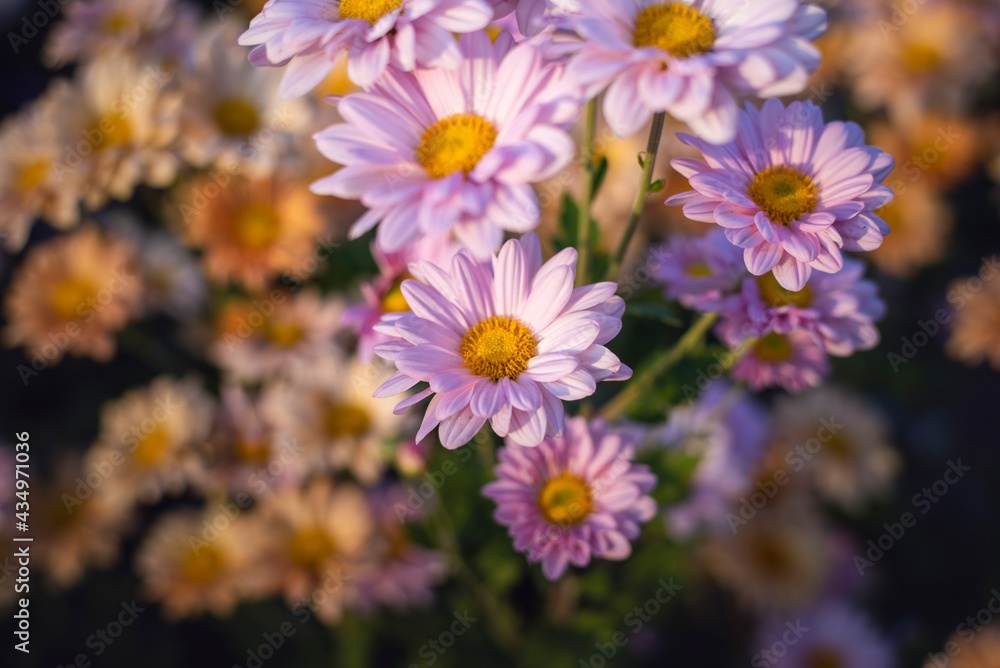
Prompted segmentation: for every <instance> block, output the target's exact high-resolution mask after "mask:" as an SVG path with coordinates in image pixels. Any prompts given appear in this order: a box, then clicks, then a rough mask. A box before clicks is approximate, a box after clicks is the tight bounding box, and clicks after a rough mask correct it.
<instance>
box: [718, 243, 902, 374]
mask: <svg viewBox="0 0 1000 668" xmlns="http://www.w3.org/2000/svg"><path fill="white" fill-rule="evenodd" d="M864 271H865V266H864V264H863V263H861V262H860V261H858V260H850V259H848V260H845V261H844V268H843V269H841V270H840V271H839V272H837V273H836V274H816V275H814V276H813V277H812V278H810V279H809V282H808V283H807V284H806V285H805V286H804V287H803V288H802V289H801V290H799V291H798V292H793V291H791V290H786V289H785V288H783V287H781V285H779V284H778V282H777V281H776V280H775V279H774V277H773V276H772V275H771V274H764V275H763V276H756V277H752V276H751V277H747V278H746V279H744V281H743V286H742V288H741V290H740V292H739V293H737V294H735V295H732V296H730V297H728V298H726V299H725V300H723V303H722V306H721V308H720V309H719V310H720V311H721V312H722V314H723V327H724V328H726V329H727V330H730V331H732V330H735V329H736V328H739V329H740V330H741V331H744V332H746V331H749V330H753V332H754V334H755V335H756V336H764V335H765V334H767V333H768V332H772V331H773V332H778V333H780V334H784V333H787V332H790V331H792V330H795V329H799V330H804V331H808V332H812V333H813V334H814V335H815V336H816V339H817V340H818V341H819V342H820V343H821V344H822V345H823V348H825V349H826V352H828V353H829V354H831V355H836V356H838V357H847V356H848V355H851V354H853V353H854V351H856V350H870V349H872V348H874V347H875V346H876V345H877V344H878V341H879V333H878V329H877V328H876V327H875V324H874V323H875V321H876V320H878V319H880V318H881V317H882V316H883V315H885V303H884V302H883V301H882V300H881V299H880V298H879V296H878V287H877V286H876V285H875V283H873V282H872V281H868V280H865V279H864V278H863V276H864Z"/></svg>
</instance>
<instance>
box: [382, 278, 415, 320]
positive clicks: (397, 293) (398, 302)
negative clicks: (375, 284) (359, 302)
mask: <svg viewBox="0 0 1000 668" xmlns="http://www.w3.org/2000/svg"><path fill="white" fill-rule="evenodd" d="M412 278H413V276H410V274H409V273H405V274H403V275H402V276H400V277H399V278H397V279H396V280H395V282H394V283H393V284H392V287H391V288H389V289H388V290H387V291H386V293H385V296H383V297H382V302H381V306H382V311H383V312H385V313H405V312H406V311H409V310H410V305H409V304H407V303H406V297H404V296H403V289H402V288H403V281H405V280H407V279H412Z"/></svg>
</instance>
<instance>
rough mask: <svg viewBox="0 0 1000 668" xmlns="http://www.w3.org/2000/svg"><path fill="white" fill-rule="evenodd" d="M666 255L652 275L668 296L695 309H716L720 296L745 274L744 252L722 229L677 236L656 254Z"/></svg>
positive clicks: (732, 287)
mask: <svg viewBox="0 0 1000 668" xmlns="http://www.w3.org/2000/svg"><path fill="white" fill-rule="evenodd" d="M658 254H659V255H661V256H663V257H664V258H665V260H664V262H663V263H661V264H660V266H659V267H657V268H656V269H655V270H654V271H653V278H654V279H655V280H656V281H658V282H660V283H662V284H663V285H664V286H666V296H667V298H668V299H676V300H677V301H678V302H680V303H681V305H683V306H685V307H687V308H691V309H696V310H698V311H715V310H717V309H718V307H719V302H720V300H721V299H722V297H723V296H725V295H726V294H728V293H729V292H731V291H732V290H733V289H734V288H735V287H736V286H737V285H739V282H740V279H741V278H743V277H744V276H746V270H745V269H744V268H743V255H742V253H741V252H740V249H739V248H736V247H735V246H733V245H732V244H731V243H729V241H728V240H727V239H726V236H725V234H724V233H723V232H722V230H711V231H709V233H708V234H706V235H704V236H702V237H697V238H691V237H684V236H676V237H674V238H672V239H671V240H670V242H669V243H668V244H666V245H665V246H663V247H662V249H661V250H660V251H659V253H658Z"/></svg>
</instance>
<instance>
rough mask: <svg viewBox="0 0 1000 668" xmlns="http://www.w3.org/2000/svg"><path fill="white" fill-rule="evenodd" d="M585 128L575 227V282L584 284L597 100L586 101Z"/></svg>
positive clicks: (592, 190) (587, 272) (587, 274)
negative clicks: (581, 191) (576, 257)
mask: <svg viewBox="0 0 1000 668" xmlns="http://www.w3.org/2000/svg"><path fill="white" fill-rule="evenodd" d="M586 117H587V129H586V134H585V136H584V140H583V170H584V178H583V197H582V198H581V199H580V206H579V207H577V209H578V218H577V229H576V249H577V252H578V253H579V258H580V259H579V261H578V262H577V265H576V266H577V271H576V284H577V285H578V286H580V285H586V284H587V283H588V280H589V278H590V209H591V206H592V205H593V202H594V176H595V174H594V135H595V133H596V128H597V101H596V100H591V101H590V102H588V103H587V112H586Z"/></svg>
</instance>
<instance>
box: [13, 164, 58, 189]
mask: <svg viewBox="0 0 1000 668" xmlns="http://www.w3.org/2000/svg"><path fill="white" fill-rule="evenodd" d="M49 164H50V163H48V162H45V161H43V160H39V161H37V162H32V163H31V164H28V165H25V166H24V167H22V168H21V171H20V172H19V173H18V175H17V189H18V190H20V191H21V192H23V193H24V192H28V191H29V190H34V189H35V188H37V187H38V186H39V185H41V183H42V181H44V180H45V177H46V176H48V175H49Z"/></svg>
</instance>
